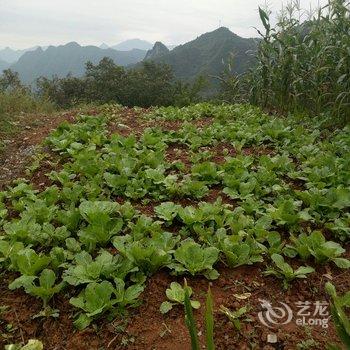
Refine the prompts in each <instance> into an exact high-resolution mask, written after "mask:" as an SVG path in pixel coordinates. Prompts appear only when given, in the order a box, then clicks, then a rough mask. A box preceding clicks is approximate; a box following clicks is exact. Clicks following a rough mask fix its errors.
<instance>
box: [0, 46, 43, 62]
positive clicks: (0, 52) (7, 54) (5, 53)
mask: <svg viewBox="0 0 350 350" xmlns="http://www.w3.org/2000/svg"><path fill="white" fill-rule="evenodd" d="M37 48H38V46H35V47H30V48H29V49H24V50H13V49H11V48H10V47H5V48H4V49H0V60H3V61H6V62H8V63H15V62H16V61H18V59H19V58H20V57H21V56H22V55H23V54H25V53H26V52H28V51H34V50H36V49H37Z"/></svg>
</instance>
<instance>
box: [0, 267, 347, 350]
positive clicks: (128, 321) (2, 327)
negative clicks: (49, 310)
mask: <svg viewBox="0 0 350 350" xmlns="http://www.w3.org/2000/svg"><path fill="white" fill-rule="evenodd" d="M264 269H265V266H264V265H261V264H260V265H256V266H245V267H240V268H236V269H229V268H225V267H223V266H222V267H220V268H219V272H220V277H219V279H218V280H215V281H214V282H213V283H211V290H212V294H213V299H214V305H215V306H214V317H215V343H216V348H217V349H223V350H224V349H291V350H292V349H296V348H297V344H300V346H301V344H302V343H301V342H302V341H305V340H308V339H309V341H310V342H311V341H312V344H314V345H313V346H310V347H309V348H310V349H324V348H325V346H326V344H327V343H328V342H329V341H334V340H335V339H337V336H336V334H335V330H334V326H333V324H332V322H331V321H329V327H328V328H322V327H321V326H307V327H306V326H297V325H296V324H295V323H294V320H292V322H290V323H288V324H286V325H279V326H276V327H275V328H271V329H269V328H267V327H265V326H264V325H263V324H262V323H261V322H260V321H259V317H258V313H259V311H261V310H262V308H261V304H260V300H263V299H265V300H268V301H270V302H271V303H272V304H273V305H275V306H277V305H279V304H278V303H279V302H280V301H282V302H285V303H287V304H288V305H289V306H290V307H291V308H292V309H293V311H294V315H295V314H296V312H297V309H296V306H295V303H296V302H298V301H311V302H316V301H321V302H322V301H326V300H327V299H326V296H325V294H324V292H323V290H324V284H325V282H327V281H328V280H329V279H332V282H333V283H334V284H335V285H336V286H337V288H338V290H339V292H342V291H346V290H349V289H350V280H349V274H348V273H347V272H346V273H344V272H343V271H340V270H339V269H337V268H329V269H328V270H327V269H321V271H320V272H319V273H317V274H313V275H311V276H310V277H308V279H307V280H300V281H296V282H295V283H294V284H293V287H292V288H291V289H289V290H288V291H286V292H285V291H283V290H282V288H281V287H280V285H279V282H277V281H276V280H275V279H274V278H266V277H265V278H264V277H262V271H263V270H264ZM13 278H14V276H12V279H13ZM9 280H10V279H8V278H7V277H5V278H4V280H3V283H2V284H1V286H0V305H1V306H7V307H8V308H7V310H5V311H4V312H2V313H1V314H0V334H3V337H2V339H1V337H0V348H1V349H2V348H3V347H4V345H5V344H6V343H11V342H16V341H17V342H20V341H21V340H22V339H24V340H25V341H26V340H28V339H31V338H36V339H40V340H42V341H43V343H44V345H45V350H61V349H62V350H63V349H70V350H83V349H84V350H85V349H89V350H95V349H96V350H99V349H125V348H127V349H164V350H165V349H171V350H182V349H185V350H186V349H190V339H189V335H188V332H187V329H186V327H185V323H184V314H183V308H182V307H181V306H174V308H173V310H171V311H170V312H169V313H168V314H166V315H162V314H161V313H160V312H159V307H160V304H161V303H162V302H163V301H165V300H166V297H165V290H166V288H167V287H168V286H169V284H170V283H171V282H172V281H178V282H180V283H182V278H179V277H172V276H170V275H169V274H168V273H167V272H166V271H163V272H159V273H157V274H156V275H154V276H153V277H152V278H150V279H149V280H148V282H147V287H146V289H145V291H144V293H143V294H142V300H143V303H142V305H141V306H140V307H139V308H136V309H132V310H130V311H129V314H128V315H121V316H120V317H116V318H115V319H114V320H108V319H107V318H105V319H103V320H100V321H98V322H97V324H96V325H95V326H90V327H89V328H88V329H87V330H84V331H76V330H74V328H73V325H72V321H73V318H74V313H75V311H74V310H73V308H71V307H70V305H69V303H68V301H67V300H68V298H69V295H66V296H58V297H56V298H55V299H54V300H53V301H52V303H51V304H52V307H53V308H55V309H58V310H59V311H60V315H59V318H58V319H54V318H34V319H33V316H35V315H36V314H37V313H38V312H39V311H40V309H41V303H40V302H39V301H37V300H36V299H34V298H33V297H30V296H29V295H27V294H25V293H24V292H22V291H15V292H13V291H9V290H8V289H7V283H8V282H9ZM188 283H189V285H190V286H191V287H192V288H193V290H194V296H193V299H195V300H199V301H200V302H201V304H202V306H204V304H205V294H206V291H207V288H208V285H209V282H208V280H206V279H205V278H201V277H196V278H188ZM245 293H249V294H245ZM242 296H243V297H246V299H244V300H241V299H240V297H242ZM221 305H224V306H225V307H227V308H229V309H230V310H237V309H239V308H240V307H242V306H248V307H249V308H250V311H248V313H247V314H246V316H245V317H243V318H242V321H241V327H242V328H241V330H240V331H238V330H237V329H236V328H235V327H234V326H233V324H232V323H231V322H230V321H229V320H228V319H227V317H226V316H225V315H224V314H222V313H221V312H220V311H219V308H220V306H221ZM203 312H204V307H201V308H200V309H199V310H197V311H195V318H196V321H197V326H198V330H199V334H200V337H199V338H200V341H201V343H202V344H203V345H204V328H203V318H204V315H203ZM9 324H11V325H12V332H8V331H6V329H7V328H8V325H9ZM271 333H273V334H276V335H277V343H276V344H268V343H267V336H268V335H269V334H271ZM123 344H124V345H123Z"/></svg>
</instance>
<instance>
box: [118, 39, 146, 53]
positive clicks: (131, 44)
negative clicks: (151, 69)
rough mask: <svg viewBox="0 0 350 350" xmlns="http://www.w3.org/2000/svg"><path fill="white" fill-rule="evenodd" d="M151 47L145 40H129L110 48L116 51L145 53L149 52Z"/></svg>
mask: <svg viewBox="0 0 350 350" xmlns="http://www.w3.org/2000/svg"><path fill="white" fill-rule="evenodd" d="M152 46H153V45H152V44H151V43H150V42H148V41H145V40H141V39H130V40H126V41H123V42H121V43H119V44H117V45H114V46H111V48H112V49H114V50H118V51H130V50H133V49H139V50H145V51H147V50H150V49H151V48H152Z"/></svg>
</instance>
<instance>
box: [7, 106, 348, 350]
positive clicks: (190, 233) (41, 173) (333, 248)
mask: <svg viewBox="0 0 350 350" xmlns="http://www.w3.org/2000/svg"><path fill="white" fill-rule="evenodd" d="M325 124H327V120H326V119H322V118H318V119H317V120H313V119H307V120H305V119H299V118H297V117H289V118H288V119H285V118H283V117H275V116H271V115H268V114H265V113H263V112H262V111H261V110H260V109H259V108H256V107H252V106H250V105H212V104H206V103H202V104H198V105H195V106H189V107H184V108H181V109H179V108H175V107H161V108H153V109H150V110H141V109H138V108H134V109H126V108H123V107H120V106H109V105H107V106H103V107H101V108H100V109H99V112H98V113H97V115H91V116H89V115H81V116H79V117H77V118H76V120H75V121H74V122H70V123H68V122H64V123H62V124H61V125H60V126H59V127H58V128H57V129H56V130H55V131H53V132H52V133H51V134H50V135H49V136H48V137H47V138H46V139H45V141H44V143H43V146H42V148H41V150H40V152H39V151H38V153H37V154H36V156H35V159H34V160H33V161H32V164H31V165H30V166H29V167H28V169H27V171H26V174H25V175H24V177H25V178H23V179H19V180H16V181H15V182H14V183H12V184H11V185H9V186H3V191H2V192H0V267H1V276H2V283H1V286H0V288H1V293H0V335H1V337H0V347H1V348H2V347H4V346H5V345H6V344H11V343H21V342H22V343H26V342H27V341H28V340H29V339H34V338H35V339H39V340H40V341H42V342H43V344H44V347H45V349H122V348H130V349H151V348H152V349H187V348H188V349H190V348H191V345H190V344H191V341H190V334H191V332H190V333H189V332H188V331H187V328H186V323H185V320H184V306H183V305H184V304H185V309H186V300H187V299H186V298H185V296H186V295H185V294H186V293H187V294H188V295H187V297H188V301H189V298H191V301H190V303H187V309H188V308H189V309H192V308H193V315H194V322H195V323H196V326H197V328H198V329H197V330H196V332H195V333H196V334H197V336H198V339H199V343H200V344H201V345H203V346H204V345H205V344H208V339H207V338H208V337H206V333H207V332H208V328H207V329H206V330H205V325H204V323H203V318H206V320H207V321H206V323H208V317H209V316H208V312H207V309H206V307H205V304H206V301H205V300H206V297H207V290H208V287H209V286H210V290H211V292H210V294H211V295H212V303H213V315H212V317H213V334H214V336H213V338H214V343H215V346H216V348H217V349H260V348H266V349H271V348H275V349H296V348H298V349H309V348H310V349H312V348H315V349H323V348H325V347H326V346H327V345H329V344H330V343H334V344H338V346H341V345H340V344H341V341H340V339H339V337H338V335H337V332H339V327H337V328H336V327H335V326H334V317H333V319H329V324H328V328H324V327H322V326H320V325H310V324H308V325H305V324H304V325H302V326H299V325H296V324H295V323H293V321H292V322H289V323H284V322H281V323H280V324H276V325H274V328H269V327H266V326H264V325H263V324H262V323H261V322H260V320H259V317H258V314H259V312H260V311H261V310H262V307H261V300H269V301H270V302H271V303H275V304H276V305H277V304H278V303H279V302H284V303H287V304H289V305H290V306H291V308H292V309H293V311H294V312H295V311H296V306H295V305H297V303H298V302H312V303H313V302H315V301H321V302H325V301H328V302H332V300H337V302H336V301H333V303H334V305H336V306H338V307H339V309H341V310H342V312H343V313H342V314H341V315H343V316H344V315H346V314H345V312H346V311H343V310H345V308H346V307H349V306H350V302H349V295H350V294H349V293H347V292H348V291H349V290H350V281H349V272H348V271H349V267H350V261H349V260H348V258H349V257H350V256H349V249H348V247H349V246H348V241H349V236H350V227H349V223H350V215H349V207H350V188H349V184H350V176H349V174H350V163H349V162H350V134H349V131H350V129H349V126H346V127H344V128H343V129H338V130H336V131H331V130H328V129H326V128H324V125H325ZM184 278H186V281H187V282H186V283H187V284H188V287H186V286H185V284H184V283H185V282H184ZM327 282H328V293H326V291H325V285H326V283H327ZM335 293H338V296H336V294H335ZM346 293H347V294H346ZM341 295H345V297H343V299H341V297H340V296H341ZM330 296H332V297H333V298H335V299H330ZM337 298H338V299H337ZM209 304H210V300H209ZM189 305H191V306H192V307H191V306H189ZM207 305H208V299H207ZM187 312H188V311H187ZM344 317H345V316H344ZM332 320H333V321H332ZM338 321H339V320H338ZM343 321H344V322H345V321H346V322H348V323H347V324H346V323H345V324H344V322H343V323H342V324H343V327H345V331H344V332H345V333H346V327H347V326H349V321H348V320H347V319H346V317H345V318H344V320H343ZM336 323H337V324H340V323H341V322H340V321H339V322H336ZM348 331H350V327H349V329H348ZM272 335H274V336H276V339H275V341H271V336H272ZM192 344H193V343H192ZM208 348H209V346H208Z"/></svg>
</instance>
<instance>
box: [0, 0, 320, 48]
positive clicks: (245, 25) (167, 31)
mask: <svg viewBox="0 0 350 350" xmlns="http://www.w3.org/2000/svg"><path fill="white" fill-rule="evenodd" d="M300 1H301V5H302V7H303V8H305V9H307V8H309V6H310V4H311V5H312V6H315V5H317V3H318V1H319V0H300ZM282 2H283V1H282V0H270V1H268V3H269V5H270V6H271V7H272V8H273V9H275V10H279V9H280V8H281V6H282ZM324 2H326V0H321V3H324ZM263 3H264V1H263V0H262V1H256V0H216V1H215V0H176V1H171V0H118V1H114V0H60V1H50V0H0V47H4V46H11V47H18V48H25V47H30V46H34V45H48V44H53V45H58V44H64V43H66V42H69V41H78V42H79V43H81V44H93V45H96V44H100V43H102V42H105V43H107V44H111V45H112V44H116V43H118V42H120V41H123V40H126V39H131V38H136V37H138V38H141V39H144V40H149V41H151V42H154V41H156V40H160V41H163V42H165V43H167V44H179V43H183V42H186V41H189V40H191V39H193V38H195V37H196V36H198V35H200V34H202V33H204V32H207V31H210V30H213V29H215V28H217V27H218V26H219V25H223V26H226V27H228V28H230V29H231V30H232V31H234V32H235V33H236V34H238V35H241V36H245V37H249V36H255V35H256V31H255V29H254V28H253V27H256V26H258V27H259V26H260V24H259V16H258V12H257V9H258V6H259V5H261V4H263Z"/></svg>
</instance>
